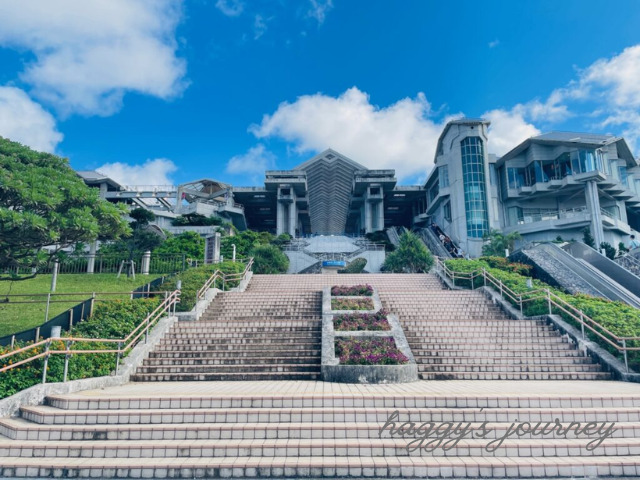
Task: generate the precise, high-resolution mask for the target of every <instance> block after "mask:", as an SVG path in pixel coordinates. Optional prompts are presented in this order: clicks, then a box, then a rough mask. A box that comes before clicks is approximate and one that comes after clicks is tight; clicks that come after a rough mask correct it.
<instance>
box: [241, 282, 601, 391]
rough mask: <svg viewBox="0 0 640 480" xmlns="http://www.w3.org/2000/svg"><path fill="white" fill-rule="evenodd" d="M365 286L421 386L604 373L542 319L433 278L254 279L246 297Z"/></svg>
mask: <svg viewBox="0 0 640 480" xmlns="http://www.w3.org/2000/svg"><path fill="white" fill-rule="evenodd" d="M361 283H368V284H371V285H372V286H374V287H376V288H377V289H378V293H379V294H380V299H381V300H382V303H383V306H384V308H386V309H387V310H388V311H389V312H390V313H394V314H396V315H398V318H399V320H400V323H401V324H402V327H403V329H404V332H405V335H406V337H407V340H408V341H409V345H410V347H411V351H412V352H413V355H414V356H415V358H416V361H417V363H418V371H419V375H420V377H421V378H422V379H424V380H451V379H458V380H607V379H609V378H610V374H609V373H608V372H604V371H602V369H601V367H600V365H598V364H597V363H595V362H594V361H593V360H592V359H591V358H590V357H587V356H584V355H583V354H582V353H581V352H580V351H579V350H577V349H576V348H575V346H574V345H572V344H570V343H568V341H567V339H566V338H565V337H563V336H561V335H560V333H559V332H557V331H555V330H553V328H552V327H551V326H549V325H547V324H546V323H545V322H544V321H543V320H511V319H509V318H507V317H506V316H505V315H504V313H503V312H502V310H501V309H500V308H499V307H497V306H495V305H494V304H493V303H492V302H491V301H490V300H488V299H487V298H486V297H485V296H484V295H483V294H482V293H480V292H478V291H470V290H445V289H444V287H443V285H442V283H441V282H440V280H439V279H438V277H436V276H435V275H431V274H428V275H425V274H416V275H393V274H368V275H333V276H332V275H289V276H270V275H256V276H254V277H253V279H252V281H251V287H250V289H249V291H251V292H254V293H256V292H269V291H273V290H274V289H279V290H282V291H286V292H291V293H292V292H300V293H302V292H314V291H319V290H321V289H322V288H323V287H325V286H331V285H336V284H339V285H357V284H361Z"/></svg>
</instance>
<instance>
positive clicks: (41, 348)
mask: <svg viewBox="0 0 640 480" xmlns="http://www.w3.org/2000/svg"><path fill="white" fill-rule="evenodd" d="M164 293H165V299H164V301H163V302H162V303H160V305H158V306H157V307H156V308H155V309H154V310H153V311H152V312H151V313H150V314H149V315H147V317H146V318H145V319H144V320H143V321H142V322H140V324H139V325H138V326H137V327H136V328H134V329H133V330H132V331H131V332H130V333H129V334H128V335H127V336H126V337H124V338H82V337H59V338H47V339H45V340H40V341H39V342H35V343H33V344H31V345H27V346H25V347H22V348H19V349H16V350H12V351H10V352H8V353H5V354H4V355H0V362H2V363H7V365H5V366H4V367H2V368H0V373H4V372H7V371H9V370H11V369H13V368H16V367H19V366H21V365H26V364H27V363H31V362H33V361H34V360H37V359H39V358H44V364H43V368H42V383H46V382H47V369H48V364H49V357H51V355H64V356H65V358H64V371H63V380H62V381H63V382H66V381H67V378H68V374H69V359H70V358H71V356H72V355H91V354H110V353H112V354H115V373H116V375H117V374H118V368H119V366H120V361H121V359H122V357H123V356H125V355H126V354H127V353H128V352H129V351H130V350H131V349H133V347H135V346H136V345H137V344H138V343H139V342H140V341H141V339H142V338H143V336H144V342H145V343H146V342H147V340H148V337H149V330H151V329H152V328H153V327H154V326H155V325H156V324H157V323H158V321H159V320H160V319H161V318H163V317H164V316H166V314H169V315H171V314H172V313H173V315H175V312H176V305H177V304H178V303H180V290H174V291H173V292H164ZM78 343H82V344H83V346H82V348H81V349H77V350H76V349H72V347H73V345H74V344H78ZM105 343H106V344H110V345H113V348H107V349H104V348H103V349H101V348H98V347H100V346H104V344H105ZM85 344H86V346H85ZM100 344H102V345H100ZM24 355H27V357H26V358H21V357H22V356H24ZM13 359H16V360H15V361H14V360H13Z"/></svg>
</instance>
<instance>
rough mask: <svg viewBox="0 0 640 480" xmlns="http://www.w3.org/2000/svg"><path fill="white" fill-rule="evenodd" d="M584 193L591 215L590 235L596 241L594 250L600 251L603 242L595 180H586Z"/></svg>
mask: <svg viewBox="0 0 640 480" xmlns="http://www.w3.org/2000/svg"><path fill="white" fill-rule="evenodd" d="M584 195H585V198H586V199H587V208H588V209H589V214H590V216H591V235H593V239H594V241H595V242H596V250H598V251H600V244H601V243H602V242H604V230H603V228H602V213H601V212H600V197H599V196H598V184H597V183H596V182H595V180H589V181H587V183H586V184H585V186H584Z"/></svg>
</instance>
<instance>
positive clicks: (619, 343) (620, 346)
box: [436, 257, 640, 372]
mask: <svg viewBox="0 0 640 480" xmlns="http://www.w3.org/2000/svg"><path fill="white" fill-rule="evenodd" d="M436 268H437V269H439V270H440V272H441V273H442V274H443V275H446V276H447V277H448V278H449V279H450V280H451V282H452V283H453V285H454V286H455V285H456V278H458V279H460V280H469V281H470V282H471V289H473V288H474V280H475V279H476V278H478V277H482V278H483V281H484V286H485V287H488V288H492V289H495V290H497V291H498V292H499V293H500V297H501V298H503V299H505V297H506V298H507V299H508V300H510V301H511V303H513V304H515V305H517V306H519V307H520V313H522V312H523V306H524V304H525V303H526V302H532V301H534V300H546V301H547V304H548V309H549V315H551V314H552V313H553V306H555V307H557V308H558V309H560V310H561V311H563V312H565V313H566V314H567V315H568V316H569V317H571V318H572V319H573V320H575V321H576V322H578V324H579V325H580V327H581V330H582V338H583V339H585V338H586V333H585V328H586V329H588V330H589V331H591V332H593V333H594V334H595V335H597V336H598V337H599V338H601V339H602V340H603V341H604V342H605V343H606V344H608V345H610V346H611V347H613V348H615V349H616V350H617V351H618V353H622V355H623V357H624V363H625V367H626V369H627V372H628V371H629V361H628V355H627V352H630V351H640V346H639V347H629V346H627V342H628V341H638V340H640V336H620V335H616V334H615V333H613V332H612V331H611V330H609V329H608V328H606V327H605V326H603V325H601V324H600V323H598V322H597V321H595V320H594V319H592V318H591V317H589V316H588V315H587V314H585V313H584V312H583V311H582V310H580V309H578V308H576V307H574V306H573V305H571V304H570V303H568V302H567V301H565V300H564V299H562V298H561V297H560V296H558V295H556V294H555V293H553V292H551V290H550V289H549V288H543V289H540V288H539V289H536V290H530V291H528V292H526V293H524V294H523V293H516V292H514V291H513V290H512V289H510V288H509V287H508V286H507V285H505V284H504V283H503V282H502V280H499V279H498V278H496V277H495V276H493V275H491V274H490V273H489V272H487V270H486V269H485V268H483V269H481V270H480V269H479V270H474V271H473V272H455V271H453V270H451V269H450V268H448V267H447V266H446V265H445V263H444V262H443V261H442V260H441V259H440V258H438V257H436Z"/></svg>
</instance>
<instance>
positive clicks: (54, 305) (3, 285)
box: [0, 273, 157, 337]
mask: <svg viewBox="0 0 640 480" xmlns="http://www.w3.org/2000/svg"><path fill="white" fill-rule="evenodd" d="M155 278H157V276H154V275H144V276H143V275H137V276H136V279H135V280H133V279H128V278H127V277H126V276H124V275H122V276H121V277H120V278H116V274H109V273H103V274H93V275H83V274H77V275H58V284H57V287H56V293H76V294H78V295H73V296H55V295H52V297H51V305H50V306H49V319H52V318H53V317H55V316H56V315H58V314H60V313H62V312H64V311H65V310H68V309H69V308H71V307H73V306H74V305H77V304H78V303H80V302H82V301H83V300H86V299H87V298H89V297H91V292H96V297H97V298H98V299H101V298H108V299H115V298H128V296H127V295H124V296H115V295H110V296H102V297H101V296H100V295H99V293H107V292H130V291H131V290H134V289H136V288H137V287H139V286H141V285H144V284H146V283H148V282H150V281H152V280H154V279H155ZM50 288H51V275H38V276H37V277H36V278H32V279H30V280H24V281H19V282H8V281H2V282H0V337H4V336H5V335H9V334H12V333H17V332H21V331H23V330H28V329H29V328H33V327H37V326H38V325H41V324H43V323H44V322H45V311H46V300H47V299H46V297H35V296H30V297H6V295H33V294H42V293H44V294H47V293H49V291H50ZM6 298H9V302H8V303H4V302H5V301H6ZM25 301H32V302H36V301H37V302H42V303H16V302H25Z"/></svg>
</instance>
